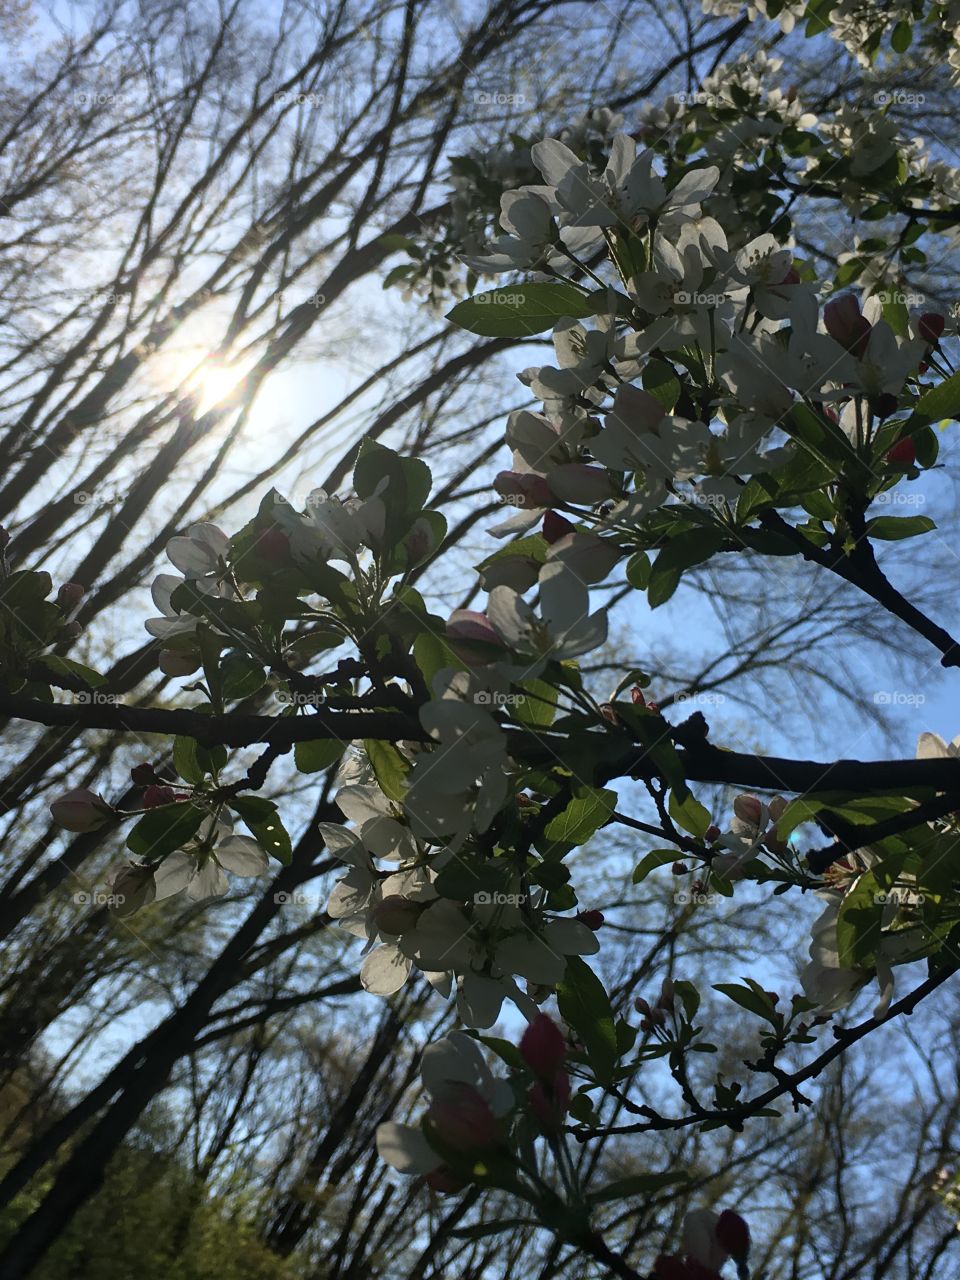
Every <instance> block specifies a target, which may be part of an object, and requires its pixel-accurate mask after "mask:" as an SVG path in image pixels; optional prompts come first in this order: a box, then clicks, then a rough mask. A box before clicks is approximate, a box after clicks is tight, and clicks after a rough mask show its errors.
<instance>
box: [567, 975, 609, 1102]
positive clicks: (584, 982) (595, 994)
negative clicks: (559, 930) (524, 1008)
mask: <svg viewBox="0 0 960 1280" xmlns="http://www.w3.org/2000/svg"><path fill="white" fill-rule="evenodd" d="M557 1005H558V1007H559V1009H560V1015H561V1017H562V1018H563V1019H564V1020H565V1021H566V1022H568V1023H569V1024H570V1026H571V1027H573V1029H574V1031H575V1032H576V1033H577V1035H578V1036H579V1038H580V1039H581V1040H582V1041H583V1045H584V1048H585V1049H586V1051H587V1058H588V1059H589V1062H590V1065H591V1066H592V1067H593V1070H594V1073H595V1074H596V1077H597V1079H598V1080H599V1081H600V1083H601V1084H607V1085H609V1084H611V1083H612V1082H613V1073H614V1068H615V1067H616V1064H617V1031H616V1023H615V1019H614V1016H613V1010H612V1008H611V1007H610V997H609V996H608V995H607V993H606V991H605V990H604V986H603V983H602V982H601V981H600V979H599V978H598V977H597V975H596V974H595V973H594V972H593V970H592V969H591V968H590V966H589V965H588V964H586V963H585V962H584V961H583V960H581V959H580V957H579V956H568V957H567V970H566V974H565V976H564V979H563V981H562V982H561V983H560V985H559V986H558V988H557Z"/></svg>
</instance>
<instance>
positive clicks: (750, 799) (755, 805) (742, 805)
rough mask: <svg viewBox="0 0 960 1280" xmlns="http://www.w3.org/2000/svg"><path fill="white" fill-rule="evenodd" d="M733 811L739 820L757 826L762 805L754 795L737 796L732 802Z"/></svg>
mask: <svg viewBox="0 0 960 1280" xmlns="http://www.w3.org/2000/svg"><path fill="white" fill-rule="evenodd" d="M733 812H734V813H735V814H736V815H737V817H738V818H739V819H740V821H741V822H748V823H749V824H750V826H751V827H758V826H759V825H760V822H761V819H762V818H763V805H762V803H761V802H760V800H759V799H758V798H757V797H756V796H748V795H742V796H737V798H736V799H735V800H734V802H733Z"/></svg>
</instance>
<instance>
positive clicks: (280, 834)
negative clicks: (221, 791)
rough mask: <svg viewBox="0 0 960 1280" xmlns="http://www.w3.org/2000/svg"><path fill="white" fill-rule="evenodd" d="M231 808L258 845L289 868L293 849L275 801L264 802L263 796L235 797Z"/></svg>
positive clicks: (231, 802)
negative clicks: (237, 814)
mask: <svg viewBox="0 0 960 1280" xmlns="http://www.w3.org/2000/svg"><path fill="white" fill-rule="evenodd" d="M230 807H231V809H235V810H236V812H237V813H239V815H240V817H241V818H242V819H243V821H244V823H245V825H246V827H247V829H248V830H249V832H250V834H251V835H252V836H253V838H254V839H255V840H256V841H257V843H258V844H259V845H261V846H262V847H263V848H264V849H265V850H266V851H267V853H269V854H272V855H273V857H275V858H276V860H277V861H278V862H281V863H283V865H284V866H287V864H288V863H289V862H290V859H291V858H292V857H293V847H292V845H291V844H290V837H289V835H288V834H287V831H286V828H285V827H284V825H283V823H282V822H281V821H280V815H279V814H278V813H277V806H276V805H275V804H274V803H273V801H272V800H264V799H263V797H262V796H234V797H233V798H232V799H231V801H230Z"/></svg>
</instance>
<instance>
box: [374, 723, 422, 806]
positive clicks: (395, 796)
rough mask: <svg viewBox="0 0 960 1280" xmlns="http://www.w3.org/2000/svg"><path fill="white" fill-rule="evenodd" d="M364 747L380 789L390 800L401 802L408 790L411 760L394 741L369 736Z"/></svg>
mask: <svg viewBox="0 0 960 1280" xmlns="http://www.w3.org/2000/svg"><path fill="white" fill-rule="evenodd" d="M363 749H364V751H366V753H367V759H368V760H369V761H370V764H371V765H372V766H373V772H374V774H375V775H376V778H377V783H378V784H379V786H380V790H381V791H382V792H383V794H384V795H385V796H386V797H387V799H388V800H394V801H395V802H396V803H397V804H399V803H401V801H402V800H403V797H404V795H405V794H406V790H407V773H408V771H409V769H410V762H409V760H407V758H406V756H405V755H404V754H403V753H402V752H401V751H400V749H399V748H398V747H396V746H394V744H393V743H392V742H379V741H377V740H375V739H373V738H368V739H365V740H364V744H363Z"/></svg>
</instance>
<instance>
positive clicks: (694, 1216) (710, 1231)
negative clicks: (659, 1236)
mask: <svg viewBox="0 0 960 1280" xmlns="http://www.w3.org/2000/svg"><path fill="white" fill-rule="evenodd" d="M719 1221H720V1217H719V1214H716V1213H714V1211H713V1210H712V1209H693V1210H691V1212H690V1213H688V1214H686V1215H685V1216H684V1219H683V1249H684V1253H685V1254H686V1256H687V1260H688V1261H689V1260H690V1259H695V1260H696V1261H697V1262H700V1263H702V1264H703V1266H705V1267H710V1268H712V1269H715V1270H717V1271H719V1270H720V1268H721V1267H722V1266H723V1264H724V1263H725V1262H726V1260H727V1251H726V1249H725V1248H724V1247H723V1245H722V1244H721V1243H720V1241H719V1240H718V1239H717V1235H716V1229H717V1223H718V1222H719Z"/></svg>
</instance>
